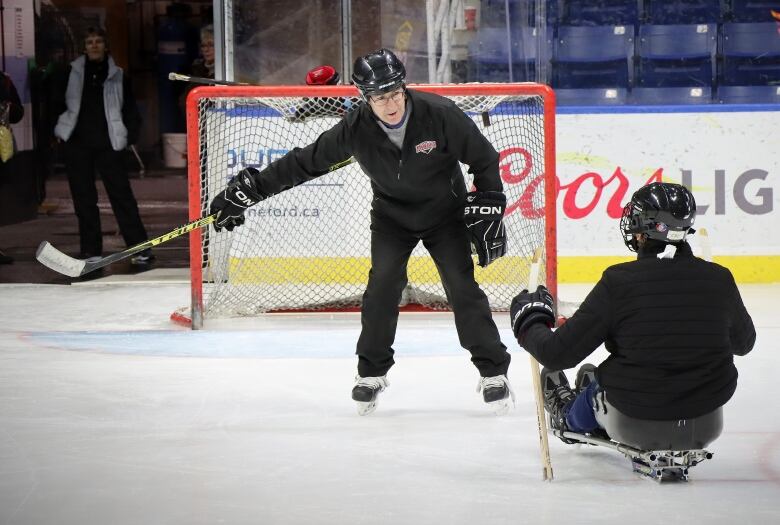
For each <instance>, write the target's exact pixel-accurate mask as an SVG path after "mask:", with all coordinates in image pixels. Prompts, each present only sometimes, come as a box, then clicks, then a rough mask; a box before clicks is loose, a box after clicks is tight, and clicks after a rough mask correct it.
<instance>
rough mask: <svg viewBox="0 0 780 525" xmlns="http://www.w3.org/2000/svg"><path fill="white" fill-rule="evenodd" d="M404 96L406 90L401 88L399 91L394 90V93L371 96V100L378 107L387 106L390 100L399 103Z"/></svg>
mask: <svg viewBox="0 0 780 525" xmlns="http://www.w3.org/2000/svg"><path fill="white" fill-rule="evenodd" d="M403 97H404V90H403V89H399V90H398V91H393V92H392V93H385V94H384V95H379V96H378V97H369V98H370V100H371V102H373V103H374V105H376V106H378V107H383V106H386V105H387V103H388V102H390V101H391V100H392V101H393V102H394V103H396V104H399V103H400V102H401V100H402V99H403Z"/></svg>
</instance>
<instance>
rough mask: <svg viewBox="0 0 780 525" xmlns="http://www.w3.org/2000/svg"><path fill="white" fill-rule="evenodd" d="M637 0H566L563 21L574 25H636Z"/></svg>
mask: <svg viewBox="0 0 780 525" xmlns="http://www.w3.org/2000/svg"><path fill="white" fill-rule="evenodd" d="M637 20H638V2H637V0H565V1H564V2H563V14H562V23H563V24H564V25H572V26H584V25H589V26H607V25H612V26H615V25H634V24H636V22H637Z"/></svg>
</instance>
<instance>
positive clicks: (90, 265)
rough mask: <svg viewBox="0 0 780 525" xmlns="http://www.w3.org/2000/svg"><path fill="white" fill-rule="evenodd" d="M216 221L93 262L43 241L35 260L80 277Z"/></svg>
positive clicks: (187, 226)
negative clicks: (72, 255) (68, 253)
mask: <svg viewBox="0 0 780 525" xmlns="http://www.w3.org/2000/svg"><path fill="white" fill-rule="evenodd" d="M353 162H355V158H354V157H350V158H348V159H345V160H342V161H341V162H337V163H336V164H334V165H332V166H331V167H329V168H328V169H327V171H326V173H331V172H333V171H336V170H339V169H341V168H343V167H345V166H349V165H350V164H352V163H353ZM216 219H217V215H216V214H213V215H207V216H206V217H201V218H199V219H195V220H194V221H192V222H188V223H187V224H185V225H184V226H179V227H178V228H176V229H174V230H171V231H170V232H168V233H166V234H164V235H160V236H159V237H156V238H154V239H152V240H149V241H144V242H142V243H140V244H136V245H135V246H131V247H130V248H128V249H126V250H124V251H121V252H117V253H114V254H111V255H109V256H108V257H103V258H101V259H100V260H98V261H95V262H87V261H85V260H82V259H76V258H74V257H70V256H69V255H65V254H64V253H62V252H61V251H60V250H58V249H57V248H55V247H54V246H52V245H51V243H49V241H43V242H41V244H40V245H38V250H37V251H36V252H35V258H36V259H38V261H39V262H40V263H41V264H43V265H44V266H46V267H48V268H50V269H52V270H54V271H55V272H57V273H61V274H63V275H67V276H68V277H80V276H82V275H84V274H87V273H89V272H92V271H94V270H97V269H98V268H102V267H104V266H108V265H109V264H111V263H115V262H117V261H121V260H122V259H126V258H127V257H130V256H131V255H135V254H136V253H138V252H142V251H144V250H147V249H149V248H152V247H154V246H157V245H158V244H162V243H164V242H168V241H170V240H171V239H175V238H176V237H180V236H181V235H184V234H185V233H189V232H191V231H192V230H194V229H196V228H202V227H204V226H208V225H209V224H211V223H212V222H214V221H215V220H216Z"/></svg>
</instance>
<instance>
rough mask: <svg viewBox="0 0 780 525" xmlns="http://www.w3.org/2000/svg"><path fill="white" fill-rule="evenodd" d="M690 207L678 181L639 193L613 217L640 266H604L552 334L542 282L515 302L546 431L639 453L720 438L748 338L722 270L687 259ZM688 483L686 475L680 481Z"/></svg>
mask: <svg viewBox="0 0 780 525" xmlns="http://www.w3.org/2000/svg"><path fill="white" fill-rule="evenodd" d="M695 216H696V203H695V201H694V197H693V195H692V194H691V192H690V191H688V189H686V188H685V187H684V186H681V185H679V184H671V183H664V182H656V183H652V184H650V185H647V186H645V187H643V188H641V189H639V190H638V191H637V192H636V193H634V195H633V196H632V198H631V201H630V202H629V203H628V204H626V206H625V208H624V210H623V217H622V219H621V221H620V229H621V233H622V234H623V237H624V242H625V244H626V246H627V247H628V248H629V249H630V250H632V251H635V252H637V254H638V255H637V259H636V260H635V261H630V262H626V263H621V264H616V265H614V266H611V267H609V268H607V269H606V270H605V271H604V273H603V275H602V277H601V280H600V281H599V282H598V283H597V284H596V286H595V287H594V288H593V290H592V291H591V292H590V293H589V294H588V295H587V297H586V298H585V300H584V301H583V303H582V305H581V306H580V307H579V309H578V310H577V311H576V312H575V313H574V314H573V315H572V316H571V317H570V318H569V319H568V320H567V321H566V322H565V323H564V324H563V325H562V326H560V327H559V328H558V329H557V330H555V331H552V330H551V329H550V328H551V327H552V326H553V324H554V320H555V316H554V311H555V304H554V302H553V298H552V297H551V295H550V294H549V292H548V291H547V289H546V288H545V287H544V286H539V287H538V288H537V290H535V291H534V292H532V293H531V292H528V291H527V290H523V291H522V292H521V293H520V294H519V295H517V296H516V297H515V298H514V300H513V301H512V305H511V322H512V330H513V332H514V334H515V336H516V337H517V341H518V343H520V345H521V346H522V347H523V348H525V349H526V350H527V351H528V352H530V353H531V354H532V355H533V356H534V357H535V358H536V359H537V360H538V361H539V362H540V363H541V364H542V365H544V367H545V368H544V369H543V370H542V388H543V390H544V405H545V409H546V410H547V412H548V413H549V414H550V425H551V427H552V430H553V432H555V433H556V435H558V437H560V438H561V439H563V440H564V441H565V442H567V443H574V442H576V441H574V440H567V439H564V437H563V435H562V432H575V433H578V434H590V435H591V436H593V437H600V438H604V437H606V436H604V434H605V433H606V434H607V436H608V437H609V438H611V439H612V440H613V441H615V442H618V443H621V444H627V445H630V446H631V447H634V448H637V449H639V450H644V451H647V450H671V451H679V450H694V449H703V448H704V447H705V446H707V445H708V444H709V443H711V442H712V441H714V440H715V439H716V438H717V437H718V436H719V435H720V433H721V430H722V426H723V413H722V406H723V405H724V404H725V403H726V402H727V401H728V400H729V399H730V398H731V396H732V395H733V394H734V391H735V389H736V386H737V369H736V367H735V366H734V355H745V354H747V353H748V352H749V351H750V350H751V349H752V348H753V343H754V342H755V339H756V332H755V329H754V327H753V322H752V320H751V318H750V316H749V315H748V312H747V311H746V309H745V306H744V305H743V303H742V299H741V297H740V294H739V290H738V289H737V286H736V284H735V282H734V278H733V277H732V275H731V272H730V271H729V270H728V269H727V268H724V267H722V266H720V265H718V264H715V263H712V262H708V261H705V260H703V259H700V258H698V257H695V256H694V255H693V253H692V251H691V247H690V246H689V244H688V243H687V242H686V236H687V235H688V234H691V233H693V232H694V230H693V228H691V226H692V225H693V222H694V218H695ZM602 343H603V344H604V345H605V347H606V350H607V352H609V354H610V355H609V357H608V358H607V359H606V360H605V361H604V362H603V363H601V364H600V365H599V366H598V367H594V366H593V365H590V364H585V365H583V366H582V368H580V370H579V372H578V374H577V380H576V383H575V387H574V389H572V388H571V387H570V385H569V382H568V380H567V378H566V375H565V374H564V372H563V370H564V369H567V368H572V367H574V366H576V365H577V364H578V363H580V362H581V361H583V360H584V359H585V358H586V357H587V356H588V355H590V354H591V353H592V352H593V351H594V350H596V349H597V348H599V347H600V346H601V344H602ZM686 475H687V474H686Z"/></svg>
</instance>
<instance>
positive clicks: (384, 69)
mask: <svg viewBox="0 0 780 525" xmlns="http://www.w3.org/2000/svg"><path fill="white" fill-rule="evenodd" d="M404 79H406V68H405V67H404V65H403V63H402V62H401V61H400V60H398V57H397V56H395V54H394V53H393V52H392V51H390V50H389V49H380V50H379V51H374V52H372V53H369V54H367V55H364V56H362V57H360V58H358V59H357V60H355V65H354V66H353V67H352V83H353V84H355V86H357V88H358V89H359V90H360V94H361V95H363V98H364V99H366V100H368V97H370V96H374V95H381V94H382V93H389V92H390V91H394V90H396V89H398V88H399V87H402V86H403V85H404Z"/></svg>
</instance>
